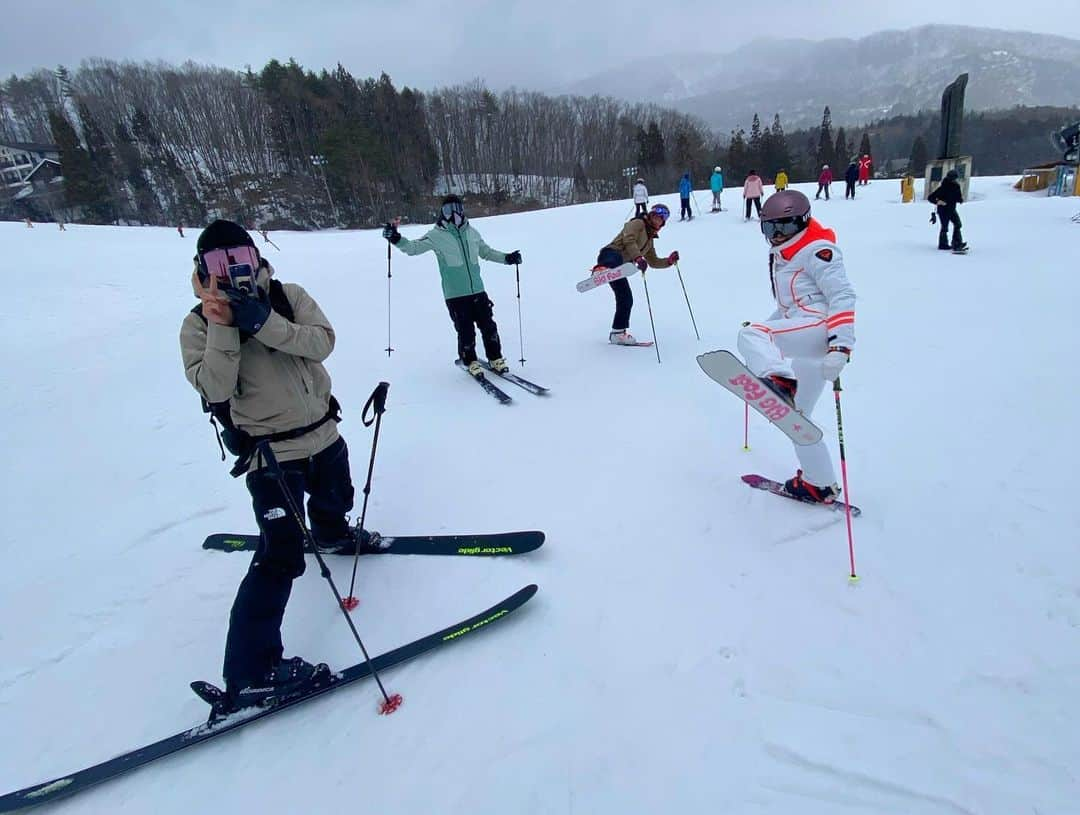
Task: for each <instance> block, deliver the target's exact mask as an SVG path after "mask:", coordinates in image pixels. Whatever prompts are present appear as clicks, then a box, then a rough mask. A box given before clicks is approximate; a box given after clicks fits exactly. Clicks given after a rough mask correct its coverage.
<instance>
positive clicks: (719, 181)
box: [709, 167, 724, 212]
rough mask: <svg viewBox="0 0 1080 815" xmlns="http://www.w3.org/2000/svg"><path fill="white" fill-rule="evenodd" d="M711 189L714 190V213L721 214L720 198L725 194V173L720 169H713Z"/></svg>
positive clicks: (710, 180)
mask: <svg viewBox="0 0 1080 815" xmlns="http://www.w3.org/2000/svg"><path fill="white" fill-rule="evenodd" d="M709 189H710V190H712V211H713V212H721V211H723V207H721V206H720V196H721V195H722V194H723V192H724V171H723V169H722V168H720V167H713V171H712V175H711V176H709Z"/></svg>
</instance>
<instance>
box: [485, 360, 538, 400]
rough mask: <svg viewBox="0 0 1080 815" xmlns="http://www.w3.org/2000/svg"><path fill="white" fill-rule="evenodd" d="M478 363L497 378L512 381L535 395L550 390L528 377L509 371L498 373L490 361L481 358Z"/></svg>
mask: <svg viewBox="0 0 1080 815" xmlns="http://www.w3.org/2000/svg"><path fill="white" fill-rule="evenodd" d="M480 364H481V365H482V366H483V367H485V368H487V369H488V370H489V371H491V372H492V373H493V374H495V376H497V377H499V379H505V380H506V381H507V382H513V383H514V384H515V385H517V386H518V387H519V388H523V389H524V390H527V391H528V392H529V393H532V394H535V395H537V396H547V395H548V393H550V390H549V389H548V388H545V387H544V386H543V385H537V384H536V383H535V382H530V381H529V380H528V379H524V378H523V377H520V376H518V375H517V374H515V373H511V372H510V371H507V372H506V373H502V374H500V373H498V372H496V371H494V370H492V368H491V363H489V362H484V361H483V360H481V361H480Z"/></svg>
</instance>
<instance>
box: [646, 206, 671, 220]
mask: <svg viewBox="0 0 1080 815" xmlns="http://www.w3.org/2000/svg"><path fill="white" fill-rule="evenodd" d="M649 214H650V215H659V216H660V217H661V218H663V219H664V223H665V224H666V223H667V219H668V218H670V217H671V210H670V209H668V208H667V206H665V205H664V204H657V205H656V206H654V207H653V208H652V209H650V210H649Z"/></svg>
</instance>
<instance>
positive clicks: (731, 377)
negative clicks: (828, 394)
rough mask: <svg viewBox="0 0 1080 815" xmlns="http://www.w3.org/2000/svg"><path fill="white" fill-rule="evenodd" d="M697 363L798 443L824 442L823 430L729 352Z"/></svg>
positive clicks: (704, 357) (705, 356) (703, 357)
mask: <svg viewBox="0 0 1080 815" xmlns="http://www.w3.org/2000/svg"><path fill="white" fill-rule="evenodd" d="M697 361H698V365H700V366H701V370H703V371H704V372H705V374H706V375H707V376H708V377H709V378H710V379H712V380H713V381H715V382H718V383H719V384H721V385H723V386H724V387H725V388H727V389H728V390H729V391H731V392H732V393H733V394H735V395H736V396H738V397H739V398H740V399H742V400H743V401H744V402H746V403H747V404H748V405H750V407H752V408H753V409H754V410H756V411H757V412H758V413H760V414H761V415H762V416H764V417H765V418H766V419H768V420H769V421H770V422H772V423H773V424H774V425H776V426H777V427H778V428H780V430H782V431H783V432H784V434H785V435H786V436H787V437H788V438H789V439H791V440H792V441H793V442H795V443H796V444H815V443H816V442H819V441H821V428H819V427H818V426H817V425H815V424H814V423H813V422H812V421H810V420H809V419H807V418H806V417H805V416H803V415H802V414H801V413H800V412H799V411H797V410H795V408H793V407H791V406H790V405H789V404H788V403H787V402H785V401H784V400H783V399H781V398H780V397H779V396H778V395H777V394H775V393H773V391H772V390H771V389H769V388H768V387H766V386H765V384H764V383H763V382H762V381H761V380H760V379H758V378H757V377H756V376H754V375H753V374H752V373H751V372H750V369H749V368H747V367H746V366H745V365H743V364H742V363H741V362H739V360H737V359H736V358H735V355H734V354H732V353H731V352H730V351H710V352H709V353H707V354H701V355H700V356H699V357H698V358H697Z"/></svg>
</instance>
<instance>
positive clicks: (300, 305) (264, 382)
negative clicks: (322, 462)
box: [180, 268, 338, 469]
mask: <svg viewBox="0 0 1080 815" xmlns="http://www.w3.org/2000/svg"><path fill="white" fill-rule="evenodd" d="M272 274H273V269H269V268H268V269H261V270H260V271H259V276H258V283H259V286H260V287H261V288H262V289H263V290H264V291H265V290H266V289H267V287H268V286H269V281H270V275H272ZM283 288H284V290H285V296H286V297H287V298H288V300H289V304H290V305H291V306H292V309H293V317H294V322H291V323H290V322H289V321H288V320H287V319H285V318H284V317H282V316H281V315H280V314H278V313H277V312H273V311H272V312H271V313H270V316H269V318H267V320H266V323H265V324H264V325H263V327H262V328H261V329H260V330H259V332H258V333H257V334H255V335H253V336H251V337H248V338H247V340H246V341H244V342H241V341H240V332H239V331H238V330H237V329H235V328H232V327H231V326H223V325H218V324H217V323H208V322H206V321H205V320H203V318H202V317H200V316H199V315H198V314H194V313H189V314H188V315H187V316H186V317H185V318H184V322H183V324H182V325H181V327H180V353H181V356H182V357H183V360H184V374H185V376H187V379H188V382H190V383H191V384H192V386H193V387H194V388H195V390H197V391H198V392H199V393H200V394H201V395H202V397H203V398H204V399H206V401H208V402H224V401H225V400H226V399H228V400H229V407H230V410H231V413H232V419H233V422H234V423H235V424H236V426H237V427H238V428H240V429H241V430H244V431H246V432H247V433H250V434H251V435H253V436H260V435H266V434H268V433H278V432H281V431H285V430H293V429H295V428H298V427H304V426H305V425H309V424H314V423H315V422H317V421H318V420H319V419H321V418H322V417H323V416H325V415H326V412H327V410H328V408H329V404H330V374H328V373H327V372H326V368H324V367H323V365H322V361H323V360H324V359H326V358H327V357H328V356H330V352H331V351H332V350H333V349H334V329H333V327H332V326H331V325H330V321H329V320H327V319H326V315H324V314H323V313H322V309H320V308H319V304H318V303H316V302H315V301H314V300H313V299H312V298H311V296H310V295H309V294H308V293H307V292H306V291H304V289H303V288H302V287H301V286H298V285H297V284H295V283H285V284H284V286H283ZM337 438H338V432H337V422H334V421H329V422H326V423H325V424H323V425H321V426H320V427H317V428H316V429H315V430H312V431H311V432H310V433H306V434H304V435H303V436H300V437H299V438H296V439H289V440H287V441H282V442H275V443H274V444H273V445H272V449H273V451H274V454H275V455H276V456H277V457H278V459H279V460H281V461H290V460H294V459H299V458H307V457H308V456H313V455H315V454H316V453H318V452H320V451H322V450H324V449H325V448H327V447H329V446H330V445H331V444H333V443H334V442H335V441H337ZM255 468H256V463H255V462H253V463H252V465H251V469H255Z"/></svg>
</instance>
